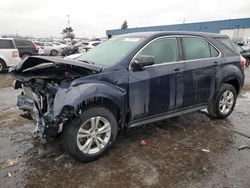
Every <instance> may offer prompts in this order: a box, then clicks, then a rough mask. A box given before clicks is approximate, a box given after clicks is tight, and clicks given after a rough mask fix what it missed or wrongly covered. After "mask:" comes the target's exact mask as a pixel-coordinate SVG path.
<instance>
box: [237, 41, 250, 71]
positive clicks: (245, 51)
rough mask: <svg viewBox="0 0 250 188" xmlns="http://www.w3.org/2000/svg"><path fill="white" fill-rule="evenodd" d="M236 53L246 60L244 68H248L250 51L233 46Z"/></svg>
mask: <svg viewBox="0 0 250 188" xmlns="http://www.w3.org/2000/svg"><path fill="white" fill-rule="evenodd" d="M235 46H236V49H237V50H238V52H239V53H240V54H241V55H242V56H243V57H244V58H245V59H246V67H249V64H250V49H249V48H248V50H245V49H244V48H243V47H242V46H240V45H238V44H235Z"/></svg>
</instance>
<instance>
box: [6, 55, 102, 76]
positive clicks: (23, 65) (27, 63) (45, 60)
mask: <svg viewBox="0 0 250 188" xmlns="http://www.w3.org/2000/svg"><path fill="white" fill-rule="evenodd" d="M41 64H47V66H49V64H50V65H51V66H52V65H53V66H55V65H60V64H65V65H73V66H78V67H82V68H86V69H89V70H93V71H96V72H100V71H101V70H102V68H103V67H101V66H97V65H92V64H87V63H84V62H80V61H76V60H73V59H62V58H55V57H49V56H31V57H28V58H27V59H25V60H23V61H21V62H20V63H19V64H17V65H16V66H13V67H11V68H10V70H9V72H10V73H22V72H23V71H25V70H27V69H30V68H33V67H34V69H39V68H43V66H39V65H41Z"/></svg>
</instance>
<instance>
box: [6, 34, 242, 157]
mask: <svg viewBox="0 0 250 188" xmlns="http://www.w3.org/2000/svg"><path fill="white" fill-rule="evenodd" d="M244 66H245V65H244V61H243V60H241V56H240V54H239V53H238V52H237V50H236V49H235V47H234V45H233V43H232V41H231V40H230V39H229V38H228V37H227V36H225V35H219V34H212V33H195V32H156V33H146V32H145V33H135V34H126V35H121V36H116V37H114V38H112V39H110V40H108V41H106V42H104V43H102V44H100V45H98V46H97V47H95V48H93V49H92V50H90V51H89V52H87V53H86V54H84V55H82V56H80V57H79V58H77V60H67V59H58V58H52V57H29V58H28V59H27V60H26V61H24V62H22V63H21V64H19V65H18V66H16V67H14V68H12V70H11V71H10V73H11V74H12V76H13V77H14V79H15V80H16V82H15V84H14V88H15V89H18V88H22V89H23V91H22V93H21V95H19V96H18V102H17V105H18V106H19V108H20V109H21V110H24V111H28V112H30V113H31V115H32V117H33V119H34V120H35V121H36V126H37V129H36V130H38V134H39V135H40V138H41V139H42V140H43V142H46V141H47V140H48V139H49V138H51V137H55V136H56V135H57V134H58V133H60V132H62V135H61V136H62V137H61V141H62V145H63V146H64V148H65V150H66V151H67V152H69V154H71V155H72V156H73V157H74V158H75V159H77V160H79V161H92V160H96V159H98V158H99V157H101V156H103V155H104V154H105V153H106V152H107V151H108V149H109V148H110V147H111V145H112V144H113V143H114V142H115V139H116V135H117V132H118V130H122V129H124V128H127V127H134V126H138V125H144V124H147V123H152V122H155V121H159V120H162V119H166V118H169V117H173V116H178V115H181V114H183V113H188V112H192V111H197V110H201V109H204V108H207V109H208V113H209V114H210V115H211V116H212V117H217V118H226V117H228V116H229V115H230V114H231V113H232V111H233V109H234V106H235V103H236V99H237V96H238V94H239V92H240V89H241V88H242V86H243V83H244V77H245V76H244Z"/></svg>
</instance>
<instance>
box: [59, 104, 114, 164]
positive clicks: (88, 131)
mask: <svg viewBox="0 0 250 188" xmlns="http://www.w3.org/2000/svg"><path fill="white" fill-rule="evenodd" d="M116 135H117V121H116V118H115V116H114V115H113V114H112V113H111V112H110V111H109V110H107V109H106V108H103V107H92V108H89V109H88V110H86V111H84V112H83V113H82V114H81V115H80V117H79V118H77V119H73V120H71V121H70V122H68V123H67V124H66V125H64V130H63V133H62V145H63V147H64V149H65V150H66V151H68V152H69V154H71V155H72V156H73V157H74V158H75V159H77V160H79V161H83V162H88V161H93V160H96V159H98V158H100V157H102V156H103V155H104V154H105V153H106V152H107V151H108V149H109V148H110V146H111V145H112V143H113V142H114V141H115V139H116Z"/></svg>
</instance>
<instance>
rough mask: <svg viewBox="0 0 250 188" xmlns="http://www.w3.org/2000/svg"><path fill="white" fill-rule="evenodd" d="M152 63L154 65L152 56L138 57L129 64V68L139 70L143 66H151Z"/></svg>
mask: <svg viewBox="0 0 250 188" xmlns="http://www.w3.org/2000/svg"><path fill="white" fill-rule="evenodd" d="M154 63H155V62H154V56H149V55H140V56H138V57H137V58H135V59H134V61H133V62H132V64H131V67H132V68H137V69H140V68H143V67H145V66H149V65H153V64H154Z"/></svg>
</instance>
